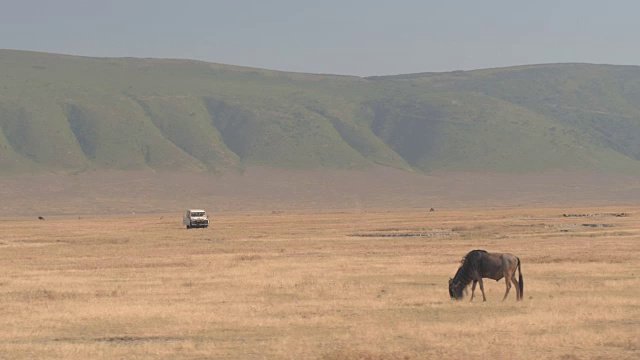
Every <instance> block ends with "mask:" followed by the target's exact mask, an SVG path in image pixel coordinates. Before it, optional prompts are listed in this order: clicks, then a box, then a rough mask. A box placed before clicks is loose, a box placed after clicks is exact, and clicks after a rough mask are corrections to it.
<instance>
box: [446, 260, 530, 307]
mask: <svg viewBox="0 0 640 360" xmlns="http://www.w3.org/2000/svg"><path fill="white" fill-rule="evenodd" d="M516 268H517V269H518V272H519V274H520V276H519V279H518V280H516ZM503 277H504V279H505V283H506V285H507V291H506V292H505V293H504V297H503V298H502V301H504V300H505V299H506V298H507V295H509V290H510V289H511V283H512V282H513V284H514V285H515V286H516V301H520V300H522V296H523V293H524V283H523V282H522V270H521V269H520V259H519V258H518V257H517V256H515V255H511V254H501V253H488V252H486V251H484V250H473V251H471V252H469V253H468V254H467V255H466V256H465V257H464V259H462V265H460V268H459V269H458V272H456V275H455V276H454V277H453V279H449V295H450V296H451V298H453V299H456V300H460V299H462V297H463V291H464V289H465V288H466V287H467V285H469V283H470V282H472V281H473V285H472V287H471V301H473V295H474V292H475V290H476V284H477V283H480V290H481V291H482V301H487V298H486V296H485V295H484V284H483V283H482V278H488V279H493V280H495V281H499V280H500V279H502V278H503Z"/></svg>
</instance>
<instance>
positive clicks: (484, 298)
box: [478, 278, 487, 301]
mask: <svg viewBox="0 0 640 360" xmlns="http://www.w3.org/2000/svg"><path fill="white" fill-rule="evenodd" d="M478 282H479V283H480V291H482V301H487V297H486V296H484V284H483V283H482V278H480V280H478Z"/></svg>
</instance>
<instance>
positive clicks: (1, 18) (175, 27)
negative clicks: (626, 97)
mask: <svg viewBox="0 0 640 360" xmlns="http://www.w3.org/2000/svg"><path fill="white" fill-rule="evenodd" d="M0 9H1V10H0V48H4V49H23V50H37V51H46V52H57V53H65V54H75V55H87V56H109V57H111V56H114V57H120V56H133V57H167V58H188V59H198V60H204V61H210V62H217V63H226V64H235V65H245V66H253V67H260V68H268V69H277V70H287V71H300V72H313V73H333V74H350V75H383V74H399V73H412V72H426V71H450V70H469V69H478V68H487V67H501V66H510V65H520V64H538V63H558V62H589V63H606V64H626V65H640V46H639V45H640V21H639V20H638V19H639V17H640V15H639V14H640V1H630V0H629V1H614V0H610V1H606V2H605V1H591V0H583V1H577V0H567V1H562V0H555V1H547V0H538V1H526V2H525V1H517V0H510V1H509V0H495V1H493V0H485V1H480V0H472V1H463V0H460V1H455V0H450V1H446V0H441V1H425V0H406V1H402V0H395V1H391V0H387V1H377V0H370V1H349V0H340V1H339V0H324V1H322V0H316V1H304V0H298V1H294V0H273V1H269V0H264V1H243V0H236V1H216V0H211V1H204V0H182V1H178V0H138V1H136V0H96V1H93V0H84V1H82V0H15V1H11V0H0Z"/></svg>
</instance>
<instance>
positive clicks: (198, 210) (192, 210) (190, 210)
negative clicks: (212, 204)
mask: <svg viewBox="0 0 640 360" xmlns="http://www.w3.org/2000/svg"><path fill="white" fill-rule="evenodd" d="M187 211H188V212H206V211H204V210H202V209H188V210H187Z"/></svg>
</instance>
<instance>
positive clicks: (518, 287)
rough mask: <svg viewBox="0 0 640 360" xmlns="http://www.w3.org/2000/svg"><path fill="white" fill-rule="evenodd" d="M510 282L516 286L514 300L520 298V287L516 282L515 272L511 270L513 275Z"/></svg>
mask: <svg viewBox="0 0 640 360" xmlns="http://www.w3.org/2000/svg"><path fill="white" fill-rule="evenodd" d="M511 282H512V283H513V285H515V287H516V301H520V300H522V299H521V298H520V291H519V290H518V289H520V286H519V284H518V280H516V272H515V271H514V272H513V275H512V276H511Z"/></svg>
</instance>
